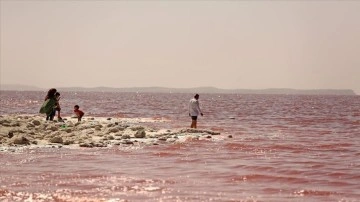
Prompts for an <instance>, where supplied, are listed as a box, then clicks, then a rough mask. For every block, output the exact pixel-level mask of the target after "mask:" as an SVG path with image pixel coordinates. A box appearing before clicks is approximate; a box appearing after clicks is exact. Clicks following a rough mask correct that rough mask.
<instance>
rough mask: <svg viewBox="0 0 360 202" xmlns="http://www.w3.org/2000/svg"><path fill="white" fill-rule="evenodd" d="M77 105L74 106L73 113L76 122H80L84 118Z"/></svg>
mask: <svg viewBox="0 0 360 202" xmlns="http://www.w3.org/2000/svg"><path fill="white" fill-rule="evenodd" d="M79 108H80V107H79V105H75V106H74V113H75V115H76V117H77V118H78V121H81V118H82V117H83V116H84V112H83V111H81V110H79Z"/></svg>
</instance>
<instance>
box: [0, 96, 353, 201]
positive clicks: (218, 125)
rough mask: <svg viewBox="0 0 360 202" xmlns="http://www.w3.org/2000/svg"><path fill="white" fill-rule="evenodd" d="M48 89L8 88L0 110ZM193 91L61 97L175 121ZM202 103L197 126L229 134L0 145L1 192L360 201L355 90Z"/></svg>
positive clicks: (48, 197) (89, 197)
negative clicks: (120, 142) (106, 143)
mask: <svg viewBox="0 0 360 202" xmlns="http://www.w3.org/2000/svg"><path fill="white" fill-rule="evenodd" d="M44 95H45V92H9V91H2V92H1V100H0V106H1V107H0V114H1V115H5V114H37V112H38V110H39V107H40V105H41V102H42V100H43V97H44ZM191 97H192V95H190V94H172V93H169V94H155V93H95V92H78V93H74V92H64V93H62V100H61V106H62V108H63V115H64V116H67V115H71V112H72V107H73V106H74V105H75V104H78V105H80V108H81V109H82V110H84V112H85V113H86V116H95V117H96V116H105V117H130V118H134V117H145V118H155V119H167V120H169V122H165V123H156V124H152V126H154V127H158V128H178V127H186V126H188V125H189V124H190V120H189V117H188V114H187V113H188V112H187V104H188V100H189V99H190V98H191ZM200 104H201V107H202V109H203V111H204V117H200V118H199V123H198V124H199V125H198V127H199V128H204V129H212V130H216V131H219V132H221V133H222V136H224V137H226V138H225V139H224V140H220V141H216V140H214V139H211V138H209V139H208V140H192V139H189V140H188V141H187V142H186V143H185V144H180V143H178V144H160V145H153V146H142V145H134V146H120V147H119V146H114V147H111V148H100V149H99V148H81V149H65V148H41V149H39V148H38V149H23V150H18V151H16V152H0V162H1V164H0V200H4V201H24V200H29V201H31V200H34V201H360V147H359V145H360V97H359V96H314V95H312V96H305V95H233V94H202V95H200ZM229 135H231V136H232V138H227V136H229Z"/></svg>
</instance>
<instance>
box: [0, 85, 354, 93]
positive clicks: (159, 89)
mask: <svg viewBox="0 0 360 202" xmlns="http://www.w3.org/2000/svg"><path fill="white" fill-rule="evenodd" d="M57 89H58V90H59V91H70V92H73V91H84V92H92V91H93V92H144V93H229V94H288V95H296V94H303V95H356V94H355V92H354V91H353V90H351V89H313V90H300V89H290V88H269V89H258V90H253V89H219V88H215V87H198V88H165V87H133V88H111V87H96V88H83V87H70V88H61V87H57ZM0 90H3V91H11V90H14V91H46V90H48V89H43V88H38V87H35V86H27V85H1V86H0Z"/></svg>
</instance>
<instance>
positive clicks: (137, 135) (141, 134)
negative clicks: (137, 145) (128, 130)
mask: <svg viewBox="0 0 360 202" xmlns="http://www.w3.org/2000/svg"><path fill="white" fill-rule="evenodd" d="M145 136H146V133H145V130H138V131H137V132H136V133H135V138H144V137H145Z"/></svg>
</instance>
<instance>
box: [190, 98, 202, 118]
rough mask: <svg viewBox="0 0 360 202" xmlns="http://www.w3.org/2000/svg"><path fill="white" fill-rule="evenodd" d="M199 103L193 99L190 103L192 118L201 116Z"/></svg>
mask: <svg viewBox="0 0 360 202" xmlns="http://www.w3.org/2000/svg"><path fill="white" fill-rule="evenodd" d="M201 113H202V112H201V110H200V105H199V101H198V100H196V99H195V98H192V99H191V100H190V102H189V114H190V116H199V114H201Z"/></svg>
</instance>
